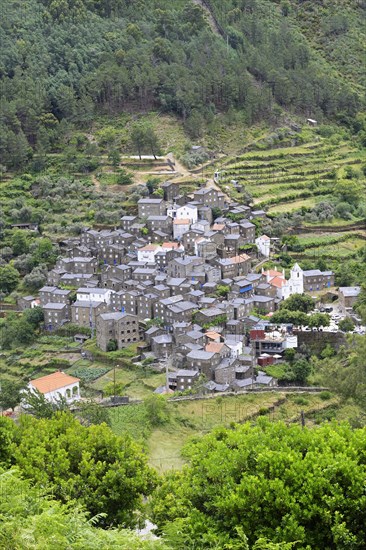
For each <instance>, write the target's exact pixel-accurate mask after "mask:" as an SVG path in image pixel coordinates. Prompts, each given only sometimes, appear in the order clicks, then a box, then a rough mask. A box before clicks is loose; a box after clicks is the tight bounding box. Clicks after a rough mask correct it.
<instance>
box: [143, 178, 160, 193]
mask: <svg viewBox="0 0 366 550" xmlns="http://www.w3.org/2000/svg"><path fill="white" fill-rule="evenodd" d="M159 183H160V178H149V179H148V180H147V182H146V187H147V189H148V191H149V194H150V195H152V194H153V193H154V192H155V191H156V190H157V189H158V187H159Z"/></svg>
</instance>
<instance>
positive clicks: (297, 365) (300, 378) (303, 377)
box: [291, 359, 311, 385]
mask: <svg viewBox="0 0 366 550" xmlns="http://www.w3.org/2000/svg"><path fill="white" fill-rule="evenodd" d="M291 372H292V373H293V380H294V382H297V383H298V384H300V385H303V384H306V381H307V378H308V376H309V375H310V374H311V364H310V363H309V361H307V360H306V359H298V360H297V361H295V362H294V363H293V364H292V365H291Z"/></svg>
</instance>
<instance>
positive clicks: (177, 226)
mask: <svg viewBox="0 0 366 550" xmlns="http://www.w3.org/2000/svg"><path fill="white" fill-rule="evenodd" d="M190 226H191V222H190V220H188V219H182V220H181V219H175V220H174V221H173V237H174V239H176V240H177V241H180V239H181V238H182V236H183V235H184V233H187V231H189V228H190Z"/></svg>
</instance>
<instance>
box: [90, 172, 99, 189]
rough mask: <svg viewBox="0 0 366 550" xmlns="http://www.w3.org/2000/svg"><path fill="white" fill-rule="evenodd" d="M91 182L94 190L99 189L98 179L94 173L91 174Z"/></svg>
mask: <svg viewBox="0 0 366 550" xmlns="http://www.w3.org/2000/svg"><path fill="white" fill-rule="evenodd" d="M92 182H93V183H94V187H95V190H96V191H98V192H99V191H100V181H99V180H98V179H97V177H96V175H95V174H92Z"/></svg>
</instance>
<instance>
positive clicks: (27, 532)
mask: <svg viewBox="0 0 366 550" xmlns="http://www.w3.org/2000/svg"><path fill="white" fill-rule="evenodd" d="M0 484H1V487H2V491H3V494H6V498H3V499H1V502H0V514H1V529H0V546H1V547H2V548H7V549H8V550H16V549H18V548H22V549H24V550H25V549H27V550H39V549H40V548H43V549H45V550H46V549H49V548H57V549H58V550H66V549H69V548H70V549H71V548H72V549H73V550H84V549H86V548H88V550H109V549H110V548H119V549H120V550H159V549H161V550H164V548H167V547H166V546H165V545H164V544H163V543H162V542H160V541H149V540H146V541H145V540H143V539H142V538H140V537H138V536H137V535H136V534H135V533H134V532H133V531H128V530H123V529H122V530H117V529H110V530H108V529H100V528H97V527H96V525H97V524H98V523H99V522H100V520H101V519H102V518H103V514H98V515H96V516H95V517H92V518H89V517H88V515H87V514H86V513H85V512H84V511H83V510H82V508H81V507H80V505H76V506H75V504H74V503H69V504H61V503H60V502H58V501H56V500H54V499H52V496H50V495H48V494H47V489H44V488H43V489H40V488H37V487H33V486H32V484H31V483H30V481H29V480H25V479H22V477H21V474H20V472H19V471H17V470H16V469H15V468H13V469H12V470H7V471H1V472H0Z"/></svg>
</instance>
